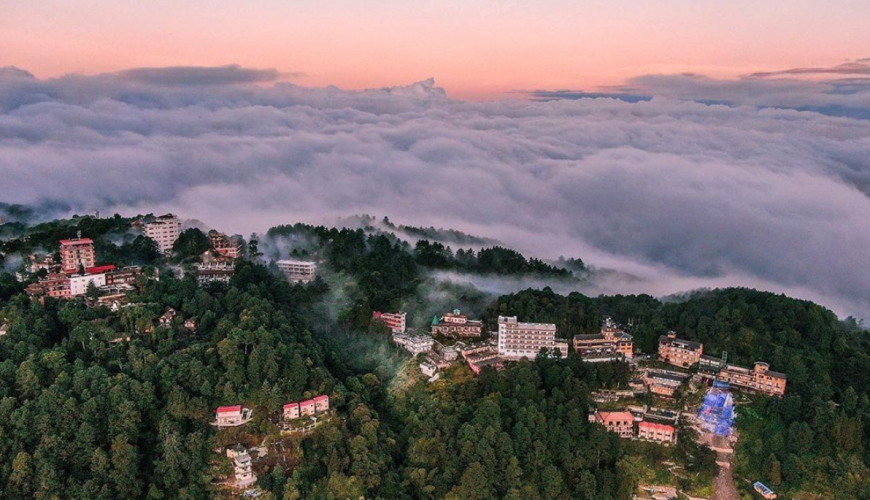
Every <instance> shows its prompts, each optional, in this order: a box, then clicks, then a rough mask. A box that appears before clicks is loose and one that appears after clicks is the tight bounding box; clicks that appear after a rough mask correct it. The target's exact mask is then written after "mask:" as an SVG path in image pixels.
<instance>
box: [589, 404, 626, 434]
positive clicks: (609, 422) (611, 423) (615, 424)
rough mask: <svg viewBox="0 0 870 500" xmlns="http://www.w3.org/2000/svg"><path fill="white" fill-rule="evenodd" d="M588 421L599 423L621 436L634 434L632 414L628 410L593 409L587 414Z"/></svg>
mask: <svg viewBox="0 0 870 500" xmlns="http://www.w3.org/2000/svg"><path fill="white" fill-rule="evenodd" d="M589 422H591V423H593V424H601V425H603V426H604V427H605V428H607V430H608V431H609V432H613V433H616V434H618V435H619V437H621V438H628V439H630V438H631V437H633V436H634V415H632V414H631V412H628V411H597V410H596V411H594V412H593V413H592V414H590V415H589Z"/></svg>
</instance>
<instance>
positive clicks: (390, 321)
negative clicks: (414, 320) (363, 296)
mask: <svg viewBox="0 0 870 500" xmlns="http://www.w3.org/2000/svg"><path fill="white" fill-rule="evenodd" d="M406 316H407V314H406V313H404V312H397V313H382V312H378V311H375V312H373V313H372V320H374V321H380V322H381V323H383V324H384V325H386V327H387V328H389V329H390V331H392V332H393V333H405V318H406Z"/></svg>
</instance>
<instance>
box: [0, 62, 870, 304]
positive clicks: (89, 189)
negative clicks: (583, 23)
mask: <svg viewBox="0 0 870 500" xmlns="http://www.w3.org/2000/svg"><path fill="white" fill-rule="evenodd" d="M239 71H243V70H242V69H239ZM245 74H246V73H245ZM122 76H123V75H118V74H114V75H99V76H94V77H82V76H68V77H63V78H59V79H55V80H47V81H43V80H37V79H34V78H32V77H26V76H22V74H21V73H20V72H14V71H4V72H0V172H2V176H3V177H2V182H0V200H2V201H5V202H16V203H26V204H45V203H52V204H58V203H65V204H66V205H67V206H68V207H69V208H70V209H71V210H78V211H90V210H92V209H94V208H100V209H101V210H102V211H103V212H104V213H106V212H108V211H109V210H112V209H115V210H122V211H125V212H127V213H129V212H136V211H147V212H151V211H153V212H163V211H170V210H171V211H174V212H178V213H181V214H183V216H185V217H190V218H197V219H201V220H203V221H204V222H205V223H207V224H210V225H212V226H216V227H220V228H221V229H224V230H226V231H229V232H233V233H235V232H237V233H242V234H248V233H250V232H252V231H263V230H265V229H266V228H267V227H268V226H270V225H274V224H279V223H289V222H295V221H299V220H302V221H323V220H326V218H329V217H337V216H343V215H348V214H354V213H362V212H365V213H372V214H376V215H389V216H390V217H391V218H392V219H394V220H395V221H398V222H402V223H408V224H420V225H435V226H442V227H455V228H456V229H460V230H465V231H467V232H471V233H476V234H481V235H483V236H489V237H494V238H497V239H499V240H501V241H504V242H506V243H508V244H512V245H514V246H516V247H518V248H520V249H523V250H529V251H532V252H534V253H536V254H538V255H541V256H544V257H556V256H558V255H565V256H579V257H582V258H584V260H587V261H588V262H590V263H592V264H597V265H599V266H606V267H612V268H616V269H620V270H626V271H627V272H629V273H631V274H633V275H636V276H638V277H639V281H635V280H617V279H615V278H612V277H611V278H610V281H608V280H607V279H603V280H602V281H601V282H599V283H596V286H597V287H598V288H595V289H594V291H607V290H618V291H622V292H627V291H633V292H644V291H647V292H651V293H656V294H664V293H671V292H676V291H679V290H684V289H686V288H691V287H695V286H708V285H709V286H724V285H750V286H759V287H763V288H766V289H771V290H776V291H785V292H789V293H794V294H796V295H799V296H802V297H807V298H812V299H816V300H819V301H821V302H822V303H825V304H826V305H829V306H831V307H833V308H835V310H837V311H838V312H840V313H850V314H855V313H857V314H861V315H864V316H867V315H868V313H870V266H868V265H867V263H868V261H867V259H868V257H867V255H870V199H868V197H867V196H866V195H865V194H864V193H866V192H870V191H868V186H870V121H865V120H858V119H849V118H841V117H832V116H825V115H822V114H818V113H812V112H799V111H796V110H793V109H770V108H769V107H768V106H767V105H766V104H763V103H761V101H759V102H758V103H753V102H746V103H743V104H745V105H741V106H722V105H709V104H703V103H699V102H693V101H691V100H686V96H687V95H689V96H690V94H692V93H693V92H700V91H699V90H697V88H695V87H690V88H689V90H685V91H683V92H677V91H672V90H669V88H670V87H668V85H666V84H664V83H662V84H661V85H660V86H659V87H656V88H658V89H660V92H653V94H655V95H656V96H657V97H655V98H653V99H651V100H649V101H640V102H634V103H629V102H623V101H619V100H614V99H583V100H557V101H547V102H523V101H516V100H510V101H498V102H487V103H474V102H463V101H456V100H452V99H450V98H448V97H447V96H446V95H444V93H443V91H441V90H440V89H438V88H437V87H435V86H434V84H433V82H431V81H427V82H421V83H419V84H415V85H413V86H410V87H405V88H396V89H380V90H372V91H365V92H345V91H341V90H339V89H336V88H325V89H312V88H304V87H299V86H296V85H292V84H287V83H280V84H276V85H274V86H272V87H269V88H264V87H257V86H254V85H240V84H236V83H238V82H236V81H234V80H233V78H230V80H232V82H231V83H233V84H232V85H221V84H219V83H214V84H210V85H207V86H205V85H165V84H163V83H153V82H150V81H143V80H142V79H141V78H140V79H130V78H124V77H122ZM254 77H256V75H255V76H252V78H254ZM257 78H259V77H257ZM640 81H641V80H637V81H635V84H637V83H638V82H640ZM655 81H658V80H655ZM689 83H691V82H689ZM702 83H703V85H702V86H701V87H702V88H703V89H707V90H704V92H708V93H711V94H710V95H709V96H708V97H711V98H712V97H715V96H716V94H715V92H713V91H712V90H709V88H708V87H709V86H712V87H716V86H722V85H724V84H722V83H721V82H716V81H712V80H709V79H708V80H706V81H705V82H702ZM753 84H763V85H765V87H764V88H765V89H767V88H779V89H780V90H782V89H786V90H787V88H788V86H790V85H792V83H777V82H776V81H770V80H759V81H754V83H753ZM693 85H694V84H693ZM704 85H706V86H707V87H705V86H704ZM777 85H784V86H785V87H776V86H777ZM651 88H653V86H652V85H651V84H648V86H647V89H646V90H649V89H651ZM723 92H725V91H723ZM728 92H729V93H730V94H731V95H734V94H739V93H740V92H743V91H742V90H735V89H734V88H731V89H730V90H729V91H728ZM777 92H779V91H777ZM789 92H790V91H789ZM813 92H816V93H817V94H818V93H819V92H821V93H824V92H825V90H824V89H822V90H818V91H814V90H813V88H811V87H800V92H799V95H800V96H801V97H793V99H794V101H795V102H793V103H792V104H794V106H793V107H800V106H798V104H800V103H801V102H812V100H813V99H818V100H822V99H823V96H821V97H820V96H819V95H815V97H813V95H814V94H813ZM662 94H666V96H665V97H660V96H661V95H662ZM751 94H752V90H751V89H750V90H747V91H746V95H747V96H749V95H751ZM777 95H778V96H780V97H781V95H782V94H777ZM796 95H797V94H796ZM690 97H691V96H690ZM697 98H698V99H701V98H703V96H701V97H697ZM778 98H779V97H778ZM856 103H857V104H855V105H856V106H858V105H859V104H860V102H858V101H856ZM866 109H870V106H868V107H867V108H866ZM862 190H863V192H862Z"/></svg>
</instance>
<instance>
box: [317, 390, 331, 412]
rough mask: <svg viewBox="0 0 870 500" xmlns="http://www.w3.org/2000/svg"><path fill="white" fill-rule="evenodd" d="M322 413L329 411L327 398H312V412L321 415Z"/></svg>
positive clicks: (322, 395)
mask: <svg viewBox="0 0 870 500" xmlns="http://www.w3.org/2000/svg"><path fill="white" fill-rule="evenodd" d="M324 411H329V396H327V395H326V394H321V395H320V396H314V412H315V413H321V412H324Z"/></svg>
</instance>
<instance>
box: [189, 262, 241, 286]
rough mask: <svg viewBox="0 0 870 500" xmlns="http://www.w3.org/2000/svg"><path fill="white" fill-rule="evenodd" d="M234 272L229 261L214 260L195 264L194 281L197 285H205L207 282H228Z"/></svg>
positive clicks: (233, 267) (234, 269)
mask: <svg viewBox="0 0 870 500" xmlns="http://www.w3.org/2000/svg"><path fill="white" fill-rule="evenodd" d="M235 274H236V268H235V266H234V265H233V264H231V263H229V262H217V261H214V262H209V263H202V264H197V266H196V282H197V283H198V284H199V286H205V285H208V284H209V283H226V284H229V282H230V280H231V279H232V277H233V276H234V275H235Z"/></svg>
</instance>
